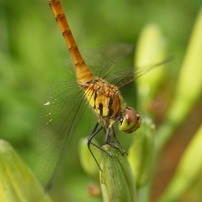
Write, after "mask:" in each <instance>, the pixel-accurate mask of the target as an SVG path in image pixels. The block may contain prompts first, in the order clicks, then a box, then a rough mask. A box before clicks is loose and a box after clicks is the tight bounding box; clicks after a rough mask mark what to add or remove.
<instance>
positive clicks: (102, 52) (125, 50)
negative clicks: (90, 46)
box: [81, 43, 133, 78]
mask: <svg viewBox="0 0 202 202" xmlns="http://www.w3.org/2000/svg"><path fill="white" fill-rule="evenodd" d="M132 51H133V46H132V45H131V44H127V43H118V44H112V45H107V46H103V47H100V48H96V49H95V50H85V51H81V53H82V56H83V57H84V60H85V61H86V63H87V65H89V66H90V67H91V70H92V72H93V73H94V75H95V76H98V77H101V78H105V77H106V75H107V74H109V72H110V71H111V69H112V68H113V67H114V66H115V65H116V64H117V63H118V62H119V61H121V60H123V59H124V58H126V57H127V56H128V55H129V54H130V53H132Z"/></svg>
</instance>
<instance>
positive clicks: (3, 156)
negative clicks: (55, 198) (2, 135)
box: [0, 140, 51, 202]
mask: <svg viewBox="0 0 202 202" xmlns="http://www.w3.org/2000/svg"><path fill="white" fill-rule="evenodd" d="M0 200H1V201H3V202H15V201H20V202H27V201H29V202H35V201H38V202H50V201H51V200H50V198H49V196H48V195H46V194H45V193H44V189H43V188H42V186H41V185H40V184H39V182H38V181H37V180H36V178H35V177H34V176H33V174H32V172H31V171H30V169H29V168H28V167H27V166H26V165H25V164H24V163H23V162H22V160H21V159H20V158H19V156H18V155H17V154H16V152H15V151H14V150H13V148H12V147H11V146H10V144H8V143H7V142H5V141H3V140H0Z"/></svg>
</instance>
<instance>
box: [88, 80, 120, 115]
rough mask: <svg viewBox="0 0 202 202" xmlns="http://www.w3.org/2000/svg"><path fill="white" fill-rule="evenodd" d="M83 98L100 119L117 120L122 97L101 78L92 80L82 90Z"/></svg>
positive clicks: (116, 89) (115, 88) (112, 86)
mask: <svg viewBox="0 0 202 202" xmlns="http://www.w3.org/2000/svg"><path fill="white" fill-rule="evenodd" d="M84 90H85V96H86V98H87V100H88V102H89V104H90V105H91V107H93V108H94V110H95V112H96V114H98V115H99V116H101V117H102V118H107V119H117V118H118V117H119V115H120V113H121V111H122V108H123V106H122V105H123V104H122V96H121V93H120V91H119V90H118V88H117V87H116V86H114V85H111V84H109V83H108V82H106V81H105V80H103V79H101V78H97V77H96V78H94V79H93V80H92V82H91V83H90V84H89V85H88V86H87V87H86V88H85V89H84Z"/></svg>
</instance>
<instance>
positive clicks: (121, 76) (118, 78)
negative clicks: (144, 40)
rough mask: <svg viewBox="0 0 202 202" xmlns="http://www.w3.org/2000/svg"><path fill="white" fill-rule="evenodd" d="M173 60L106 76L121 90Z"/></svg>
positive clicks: (170, 58) (168, 59) (169, 59)
mask: <svg viewBox="0 0 202 202" xmlns="http://www.w3.org/2000/svg"><path fill="white" fill-rule="evenodd" d="M172 59H173V57H169V58H167V59H165V60H164V61H161V62H159V63H157V64H154V65H151V66H147V67H144V68H138V69H136V71H135V70H134V68H131V69H125V70H122V71H119V72H116V73H114V74H109V75H107V76H106V78H105V79H106V80H107V81H108V82H110V83H112V84H114V85H116V86H118V87H119V88H121V87H123V86H124V85H126V84H128V83H130V82H132V81H134V80H136V79H137V78H139V77H141V76H143V75H144V74H146V73H148V72H149V71H151V70H153V69H155V68H156V67H159V66H161V65H164V64H166V63H168V62H170V61H171V60H172Z"/></svg>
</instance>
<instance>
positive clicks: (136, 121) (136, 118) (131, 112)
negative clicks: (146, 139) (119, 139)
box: [119, 107, 142, 133]
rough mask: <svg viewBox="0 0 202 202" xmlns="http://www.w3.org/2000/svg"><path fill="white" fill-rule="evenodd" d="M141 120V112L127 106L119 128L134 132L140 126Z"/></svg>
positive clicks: (123, 130) (126, 131)
mask: <svg viewBox="0 0 202 202" xmlns="http://www.w3.org/2000/svg"><path fill="white" fill-rule="evenodd" d="M141 122H142V120H141V116H140V114H138V113H137V112H136V111H135V109H133V108H131V107H126V109H125V111H124V114H123V117H122V119H121V121H120V124H119V130H120V131H122V132H124V133H132V132H133V131H135V130H137V129H138V128H139V127H140V125H141Z"/></svg>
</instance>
